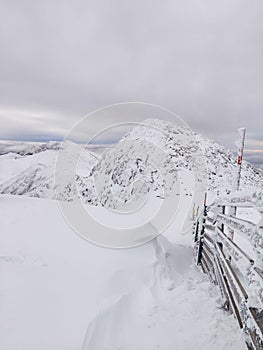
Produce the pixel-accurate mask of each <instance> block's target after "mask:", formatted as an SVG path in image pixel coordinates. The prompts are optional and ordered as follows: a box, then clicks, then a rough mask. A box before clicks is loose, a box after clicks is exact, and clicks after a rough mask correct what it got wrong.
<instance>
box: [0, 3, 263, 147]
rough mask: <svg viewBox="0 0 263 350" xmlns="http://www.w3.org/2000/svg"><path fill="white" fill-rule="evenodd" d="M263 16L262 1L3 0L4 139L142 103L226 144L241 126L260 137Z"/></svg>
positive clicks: (0, 87)
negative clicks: (110, 108) (105, 108)
mask: <svg viewBox="0 0 263 350" xmlns="http://www.w3.org/2000/svg"><path fill="white" fill-rule="evenodd" d="M262 15H263V2H262V1H261V0H255V1H253V2H248V1H244V0H233V1H231V2H229V1H226V0H222V1H215V0H204V1H200V2H197V1H194V0H190V1H187V2H183V1H179V0H167V1H165V2H164V1H161V0H159V1H146V0H140V1H138V0H134V1H115V0H113V1H100V0H96V1H86V0H85V1H84V0H83V1H78V0H74V1H73V0H72V1H62V0H58V1H51V0H46V1H34V0H25V1H23V2H21V1H19V0H13V1H2V3H1V14H0V44H1V56H0V105H1V110H2V111H6V113H2V112H1V115H0V118H1V129H2V131H1V137H4V138H8V137H9V138H24V139H25V138H27V137H28V138H29V139H32V138H34V139H36V138H38V137H39V138H41V137H42V138H43V137H44V138H45V137H54V138H55V137H57V138H61V137H62V135H63V134H64V133H66V131H67V130H68V129H69V128H70V127H71V126H72V125H73V124H74V123H75V122H77V121H78V120H79V118H81V117H82V116H83V115H86V114H87V113H89V112H90V111H92V110H94V109H95V108H98V107H101V106H104V105H107V104H111V103H116V102H124V101H142V102H149V103H154V104H158V105H161V106H164V107H166V108H168V109H171V110H172V111H174V112H175V113H177V114H178V115H179V116H181V117H183V118H184V119H185V120H186V122H187V123H188V124H189V125H190V126H191V127H192V128H193V129H195V130H197V131H199V132H202V133H203V134H205V135H207V136H208V137H210V138H213V139H215V140H216V141H218V142H220V143H223V144H224V145H226V146H227V147H228V148H233V147H234V141H233V140H234V139H235V137H236V136H235V133H236V129H237V128H238V127H241V126H244V127H247V129H248V133H247V135H248V138H251V139H253V140H254V141H257V142H260V141H262V133H261V130H262V119H263V118H262V114H263V80H262V74H263V59H262V56H263V46H262V42H263V22H262ZM7 110H8V112H7ZM109 118H110V116H109ZM91 127H92V126H91Z"/></svg>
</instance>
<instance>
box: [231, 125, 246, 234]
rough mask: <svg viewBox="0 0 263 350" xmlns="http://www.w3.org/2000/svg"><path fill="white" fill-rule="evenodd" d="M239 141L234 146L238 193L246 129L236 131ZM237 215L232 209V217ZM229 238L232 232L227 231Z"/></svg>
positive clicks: (234, 209) (235, 208)
mask: <svg viewBox="0 0 263 350" xmlns="http://www.w3.org/2000/svg"><path fill="white" fill-rule="evenodd" d="M238 134H239V139H238V140H237V141H236V145H237V147H238V154H237V166H238V168H237V182H236V190H237V191H239V188H240V179H241V168H242V160H243V153H244V146H245V137H246V129H245V128H240V129H238ZM236 214H237V207H234V208H233V216H236ZM229 235H230V238H231V239H232V240H233V239H234V230H229Z"/></svg>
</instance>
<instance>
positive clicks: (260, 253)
mask: <svg viewBox="0 0 263 350" xmlns="http://www.w3.org/2000/svg"><path fill="white" fill-rule="evenodd" d="M257 196H259V195H257V194H256V195H255V194H253V195H251V196H243V197H242V196H241V195H238V196H237V197H234V196H233V197H231V199H221V200H219V201H217V202H216V203H215V204H214V205H212V206H210V207H207V206H206V205H205V206H204V210H203V213H202V214H201V215H200V217H199V218H198V219H197V220H196V222H195V224H194V232H193V233H194V241H195V245H196V254H197V264H198V265H200V266H201V268H202V270H203V272H204V273H206V274H208V276H209V278H210V279H211V281H212V282H213V283H215V284H216V285H218V286H219V288H220V291H221V294H222V297H223V299H224V305H223V306H224V308H225V309H227V310H228V311H229V312H230V313H233V314H234V316H235V318H236V319H237V322H238V324H239V327H240V328H242V330H243V332H244V339H245V343H246V345H247V348H248V349H249V350H252V349H254V350H262V349H263V334H262V333H263V219H261V221H260V222H259V224H258V225H256V224H255V223H253V222H252V221H248V220H244V219H242V218H240V217H238V212H239V210H240V209H239V208H249V209H248V210H251V208H252V210H253V211H254V212H256V213H258V215H262V214H263V206H262V207H261V206H258V203H260V205H261V204H262V201H258V200H257V199H258V198H256V197H257ZM260 199H262V198H261V197H260ZM242 210H244V209H242ZM236 214H237V215H236ZM233 232H234V239H232V238H233ZM240 238H241V239H243V244H240V243H238V241H239V239H240ZM244 242H246V244H244Z"/></svg>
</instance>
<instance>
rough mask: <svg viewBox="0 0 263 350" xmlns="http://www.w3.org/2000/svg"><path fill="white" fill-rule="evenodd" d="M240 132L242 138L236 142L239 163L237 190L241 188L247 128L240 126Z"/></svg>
mask: <svg viewBox="0 0 263 350" xmlns="http://www.w3.org/2000/svg"><path fill="white" fill-rule="evenodd" d="M238 133H239V135H240V139H239V140H238V141H237V142H236V145H237V147H238V156H237V165H238V173H237V191H239V188H240V179H241V167H242V160H243V153H244V146H245V137H246V129H245V128H240V129H238Z"/></svg>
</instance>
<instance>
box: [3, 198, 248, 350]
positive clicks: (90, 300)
mask: <svg viewBox="0 0 263 350" xmlns="http://www.w3.org/2000/svg"><path fill="white" fill-rule="evenodd" d="M0 212H1V214H2V215H1V220H0V232H1V235H0V247H1V250H0V275H1V281H2V282H1V287H0V297H1V301H0V303H1V306H0V308H1V313H0V329H1V331H0V332H1V334H0V348H1V349H3V350H17V349H21V350H35V349H38V350H47V349H49V350H78V349H79V350H80V349H83V350H84V349H85V350H121V349H122V350H135V349H136V350H154V349H160V350H176V349H177V350H187V349H191V350H192V349H202V350H206V349H207V350H208V349H209V350H211V349H212V350H213V349H216V350H220V349H222V350H223V349H230V350H231V349H235V350H236V349H240V350H242V349H243V345H242V338H241V333H240V330H239V329H238V326H237V323H236V321H235V320H234V319H233V317H232V316H229V315H227V314H226V313H224V312H223V311H222V310H221V309H219V308H218V307H219V306H220V302H221V301H220V295H219V290H218V289H217V288H216V287H214V286H212V285H211V284H210V283H209V281H208V280H207V279H206V276H204V275H203V274H201V273H200V272H199V271H198V269H197V268H196V267H195V266H194V264H193V255H192V254H193V253H192V250H191V249H190V248H187V247H184V246H180V245H172V244H170V243H169V242H168V241H167V240H166V239H165V238H163V237H160V238H159V239H158V240H155V241H154V242H151V243H148V244H145V245H143V246H140V247H138V248H134V249H127V250H111V249H103V248H100V247H97V246H95V245H92V244H90V243H88V242H86V241H84V240H82V239H81V238H80V237H78V236H77V235H76V234H75V233H73V232H72V231H71V229H70V228H69V227H68V226H67V225H66V223H65V222H64V220H63V218H62V216H61V214H60V212H59V209H58V207H57V204H56V203H55V202H54V201H52V200H42V199H36V198H26V197H15V196H13V197H12V196H1V197H0ZM87 329H88V331H87ZM85 334H86V335H85Z"/></svg>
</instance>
